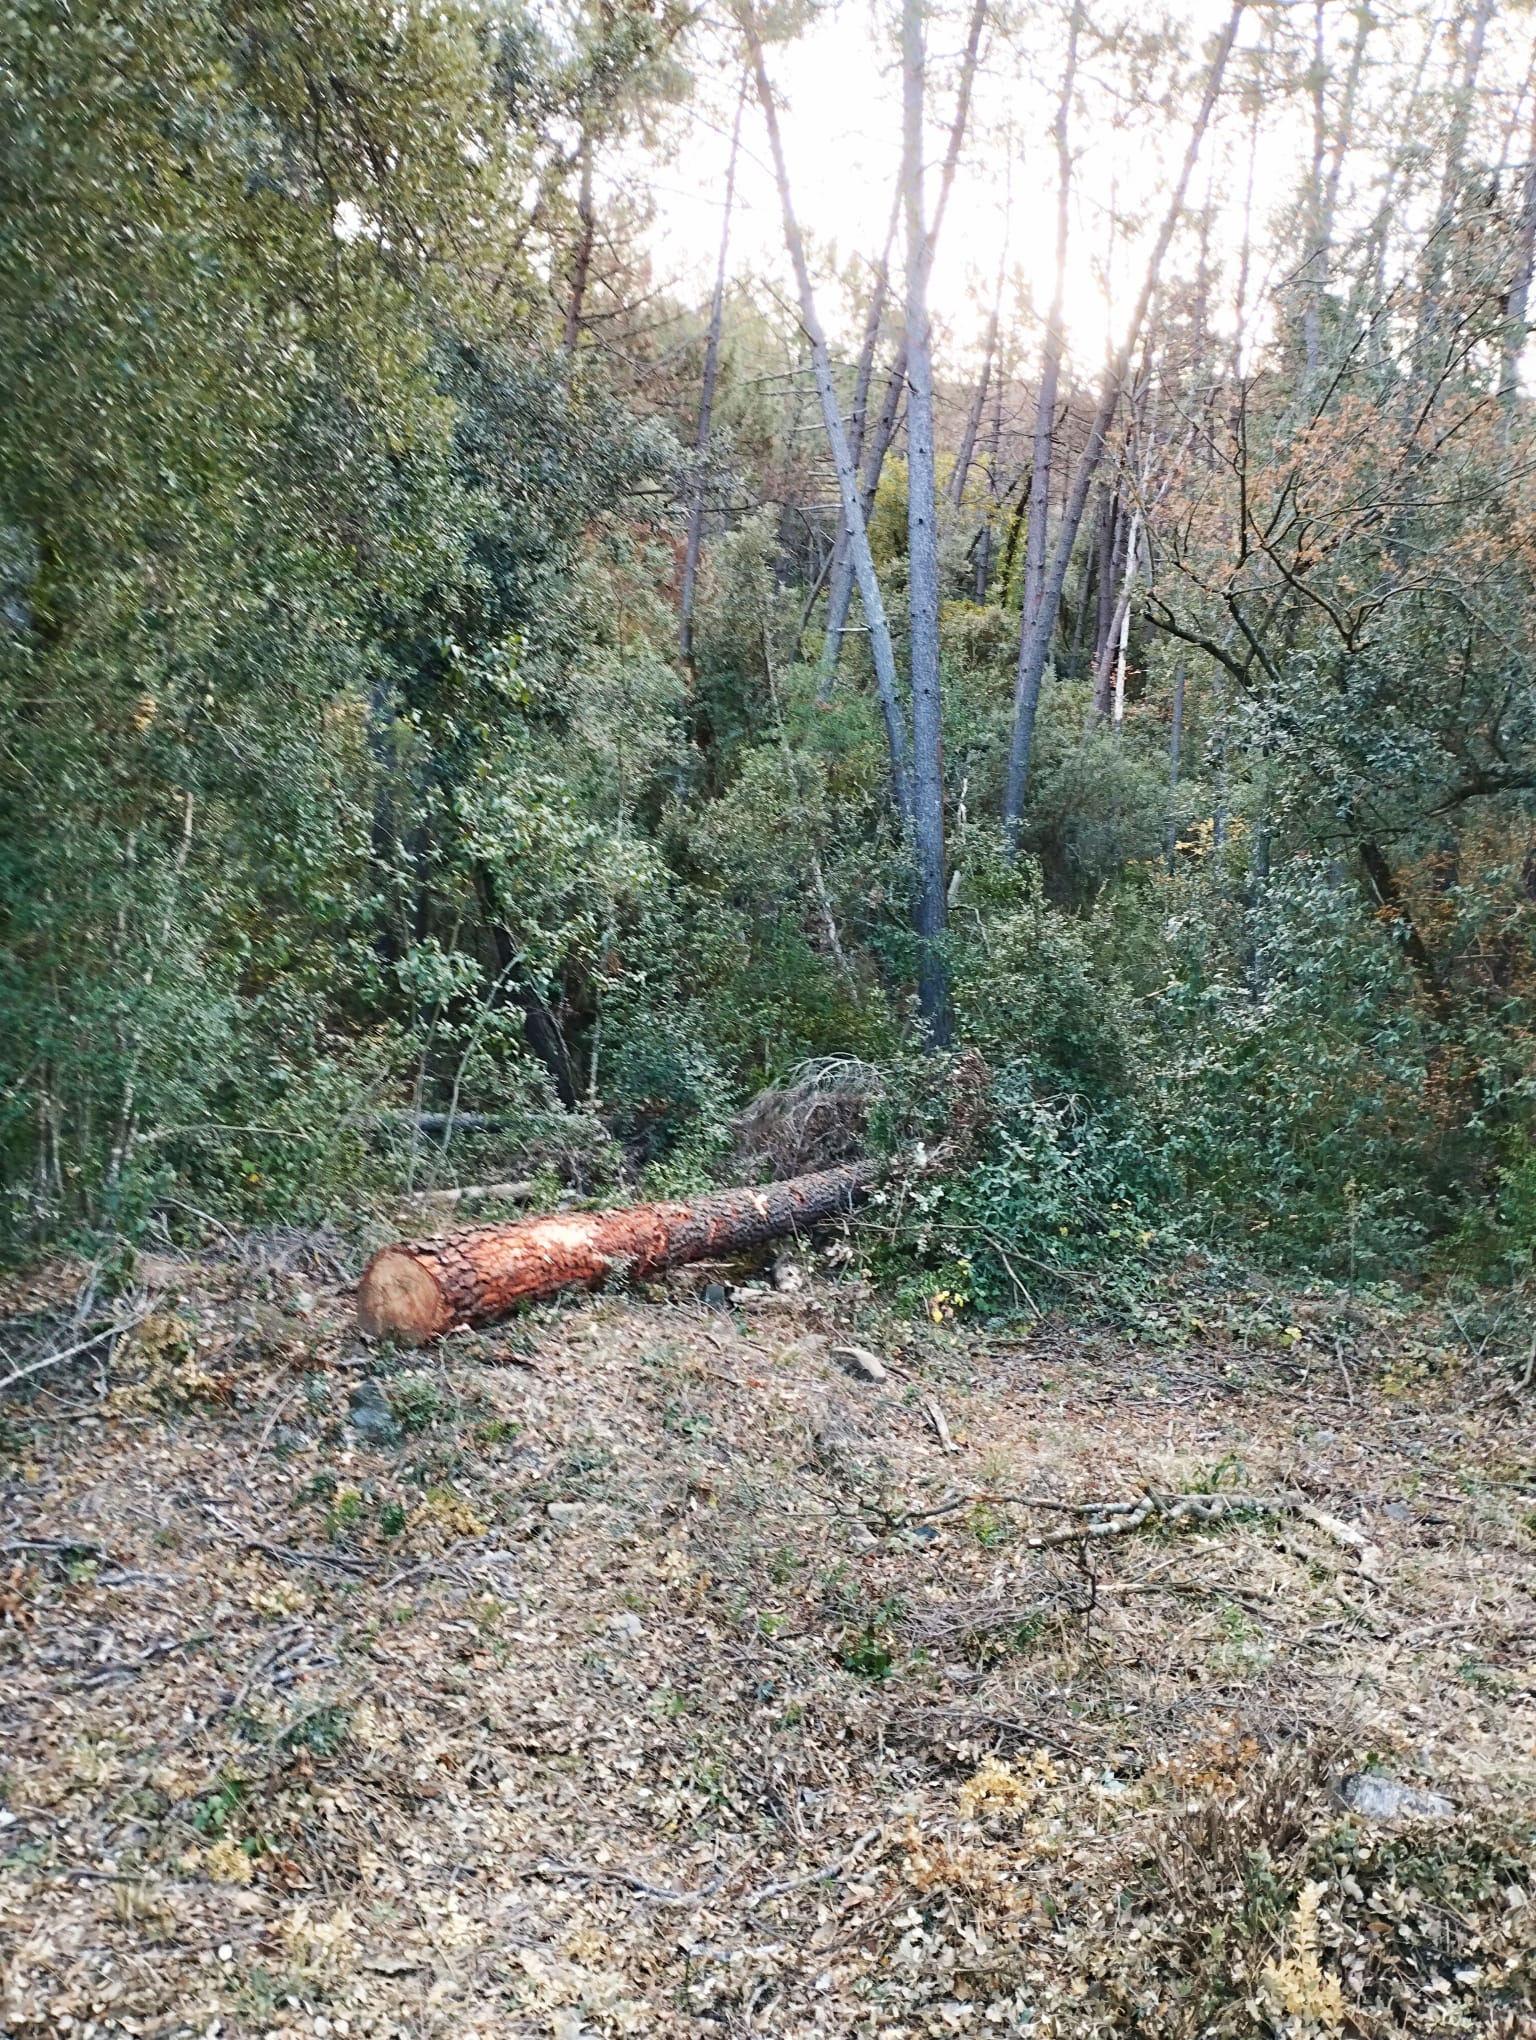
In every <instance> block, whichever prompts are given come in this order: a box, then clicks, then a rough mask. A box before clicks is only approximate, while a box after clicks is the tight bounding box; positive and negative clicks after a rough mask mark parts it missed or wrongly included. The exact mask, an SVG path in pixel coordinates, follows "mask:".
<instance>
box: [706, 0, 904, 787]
mask: <svg viewBox="0 0 1536 2040" xmlns="http://www.w3.org/2000/svg"><path fill="white" fill-rule="evenodd" d="M736 19H737V22H738V24H739V26H740V28H741V32H742V36H743V39H744V40H745V42H746V45H747V54H748V56H749V58H750V59H751V63H752V69H753V72H754V75H755V77H756V80H757V96H758V99H759V100H760V101H761V103H762V108H763V118H764V120H765V121H766V122H767V126H768V140H769V144H770V146H771V148H772V152H773V169H774V177H775V180H776V182H777V184H778V189H779V205H780V209H781V210H782V212H783V215H784V241H785V245H786V247H787V248H788V251H789V259H790V262H791V264H792V265H793V267H794V272H795V285H796V288H797V290H798V292H799V296H800V322H801V324H802V326H803V327H804V328H805V336H806V339H807V340H808V341H809V343H810V349H811V366H812V370H813V372H814V374H815V378H816V393H817V396H818V397H819V398H820V400H821V415H822V422H823V424H824V425H825V427H826V434H827V443H828V445H829V446H830V447H831V450H832V464H833V466H834V467H835V468H836V470H837V487H838V494H839V496H840V497H841V499H842V509H843V523H844V525H845V527H846V529H847V532H848V540H849V551H850V553H851V554H852V557H853V568H854V573H855V576H856V578H857V580H858V584H859V597H860V600H861V601H862V602H863V604H864V615H865V619H866V621H867V622H868V624H869V642H870V650H871V652H872V653H873V655H874V661H875V685H876V688H877V689H878V692H879V695H880V708H881V712H882V714H883V715H884V718H885V734H886V742H887V744H888V746H889V748H890V754H891V791H892V797H893V799H894V801H895V805H896V812H897V813H898V814H899V815H900V816H901V819H902V821H903V823H904V824H910V822H911V819H912V788H911V779H910V774H909V770H908V765H907V734H906V724H905V722H904V721H903V719H902V713H901V704H900V702H899V701H898V699H897V696H896V655H895V653H894V651H893V650H892V648H891V632H890V625H889V624H888V623H887V621H886V616H885V603H884V601H883V600H882V598H881V594H880V583H879V580H878V578H877V577H876V574H875V562H874V558H873V556H872V554H871V553H870V550H869V532H868V529H867V528H866V526H865V522H864V514H863V511H862V509H861V507H860V503H859V491H858V483H857V480H856V478H855V475H854V467H853V456H852V455H851V454H850V453H849V451H848V435H847V433H846V432H845V431H844V429H843V414H842V410H841V407H840V406H839V404H838V401H837V386H836V384H835V383H834V382H833V380H832V362H831V357H830V356H829V354H828V352H827V338H826V334H825V333H824V332H823V331H822V325H821V319H820V317H819V315H818V314H817V310H816V294H815V292H814V291H813V289H812V288H811V272H810V268H809V266H808V264H807V262H806V259H805V243H804V240H803V239H802V237H801V233H800V226H799V222H798V221H797V219H796V218H795V208H794V201H793V199H792V197H791V195H790V188H789V169H788V166H787V165H786V163H785V161H784V140H783V137H782V135H781V134H780V133H779V114H778V108H777V107H776V106H775V105H774V102H773V87H772V86H771V85H770V84H769V82H768V67H767V65H766V64H765V63H764V61H763V44H762V37H761V35H760V34H759V31H758V27H757V22H756V19H755V17H754V15H753V12H752V8H751V4H750V0H741V4H740V5H739V7H738V9H737V13H736Z"/></svg>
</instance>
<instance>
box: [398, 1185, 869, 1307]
mask: <svg viewBox="0 0 1536 2040" xmlns="http://www.w3.org/2000/svg"><path fill="white" fill-rule="evenodd" d="M878 1173H879V1164H878V1163H875V1162H850V1163H848V1164H847V1165H846V1166H845V1167H843V1168H839V1169H822V1170H821V1171H820V1172H819V1173H817V1174H816V1175H813V1176H794V1177H792V1178H790V1180H789V1181H788V1182H784V1183H765V1184H763V1186H762V1187H761V1188H760V1189H756V1190H724V1191H721V1192H720V1193H719V1194H718V1195H716V1196H713V1197H700V1198H697V1199H695V1200H694V1201H693V1202H691V1203H687V1204H684V1203H675V1204H674V1203H667V1204H636V1205H633V1206H631V1207H630V1208H629V1209H628V1210H626V1211H582V1212H576V1211H573V1212H565V1213H562V1214H561V1215H560V1216H559V1217H557V1218H529V1219H522V1220H520V1221H519V1222H517V1223H516V1224H512V1225H479V1226H468V1227H465V1228H463V1229H462V1230H460V1231H457V1232H448V1233H440V1234H438V1235H437V1236H436V1237H434V1238H432V1239H424V1240H403V1241H401V1242H400V1244H399V1245H397V1246H393V1247H385V1248H383V1249H382V1250H381V1251H380V1252H379V1253H377V1254H375V1255H374V1257H373V1259H372V1260H371V1261H370V1262H369V1263H368V1266H367V1268H366V1269H365V1270H364V1271H363V1279H362V1282H361V1283H360V1284H359V1286H358V1292H357V1321H358V1324H359V1326H360V1328H361V1329H362V1330H363V1331H364V1332H366V1333H367V1334H368V1335H369V1336H370V1337H372V1338H385V1337H389V1338H395V1339H399V1340H401V1341H402V1342H403V1343H404V1344H406V1345H411V1346H420V1345H425V1344H426V1342H427V1341H428V1340H429V1339H437V1338H441V1336H442V1334H443V1333H444V1332H447V1331H452V1330H453V1329H454V1328H455V1327H457V1326H459V1325H487V1324H494V1322H495V1321H496V1319H497V1318H502V1317H505V1316H506V1315H507V1314H508V1312H509V1311H512V1310H515V1309H516V1307H517V1306H518V1304H520V1303H536V1302H538V1301H540V1300H541V1299H542V1298H545V1297H551V1296H555V1295H558V1293H559V1292H560V1291H561V1290H562V1289H595V1288H598V1287H599V1286H600V1285H601V1284H602V1283H604V1282H606V1281H607V1280H608V1279H609V1278H610V1277H611V1276H614V1275H629V1276H643V1275H652V1274H655V1273H656V1272H657V1270H658V1269H661V1268H676V1267H680V1266H681V1265H682V1264H683V1263H684V1262H685V1261H701V1260H704V1259H706V1258H707V1257H708V1256H710V1255H712V1254H721V1253H725V1254H731V1253H741V1252H743V1251H745V1250H746V1249H747V1248H749V1247H757V1246H762V1245H763V1244H764V1243H765V1242H766V1241H768V1240H775V1239H780V1238H782V1237H783V1235H784V1234H786V1233H791V1232H796V1231H799V1230H801V1229H802V1228H804V1227H808V1226H813V1225H816V1224H817V1223H819V1222H820V1221H821V1220H823V1219H827V1218H833V1217H835V1216H836V1215H837V1214H838V1213H839V1212H844V1211H850V1210H852V1208H853V1206H854V1205H855V1204H856V1203H857V1202H858V1201H859V1199H860V1198H861V1197H862V1196H864V1194H865V1193H866V1192H867V1191H868V1189H869V1187H870V1185H871V1184H872V1183H873V1182H874V1180H875V1177H876V1176H877V1174H878Z"/></svg>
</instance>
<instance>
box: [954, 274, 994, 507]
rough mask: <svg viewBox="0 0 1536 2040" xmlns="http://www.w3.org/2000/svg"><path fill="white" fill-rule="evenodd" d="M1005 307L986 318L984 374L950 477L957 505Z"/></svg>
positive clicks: (973, 449)
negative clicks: (999, 317) (999, 321)
mask: <svg viewBox="0 0 1536 2040" xmlns="http://www.w3.org/2000/svg"><path fill="white" fill-rule="evenodd" d="M998 295H999V297H1001V295H1002V277H1001V274H999V277H998ZM1001 309H1002V307H1001V305H999V304H994V305H993V307H992V315H991V317H990V318H989V319H988V320H987V337H986V340H985V342H984V343H983V345H982V350H981V374H980V376H979V377H978V378H977V382H976V394H975V396H974V397H972V399H971V408H970V409H969V411H967V412H966V414H965V430H964V431H963V432H962V433H961V435H960V451H959V452H958V453H957V454H956V455H955V465H954V468H953V470H952V472H951V474H950V477H949V500H950V502H951V503H953V504H954V505H955V506H956V507H957V508H958V507H959V505H960V503H961V502H962V501H963V500H964V497H965V484H966V481H967V479H968V477H969V475H970V472H971V461H972V459H973V457H974V455H975V452H976V440H977V437H978V435H979V434H980V432H981V420H982V415H983V413H984V412H985V411H986V408H987V390H988V387H989V385H990V383H991V381H992V356H993V354H994V353H995V352H996V349H997V321H998V315H999V313H1000V311H1001Z"/></svg>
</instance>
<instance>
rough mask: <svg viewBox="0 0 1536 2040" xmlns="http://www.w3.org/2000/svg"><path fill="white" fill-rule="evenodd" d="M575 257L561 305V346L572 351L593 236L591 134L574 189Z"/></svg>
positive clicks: (583, 147)
mask: <svg viewBox="0 0 1536 2040" xmlns="http://www.w3.org/2000/svg"><path fill="white" fill-rule="evenodd" d="M576 219H577V227H578V231H577V235H576V259H575V261H574V262H573V263H572V264H571V294H570V296H569V297H568V298H567V300H566V305H565V337H564V342H563V345H564V348H565V351H566V353H567V354H574V353H575V352H576V346H577V342H578V341H579V340H580V338H581V313H582V306H583V305H584V304H585V302H586V296H587V278H588V277H589V276H590V275H591V273H592V249H593V247H594V245H595V243H596V240H597V214H596V212H595V211H594V210H593V205H592V137H591V136H590V135H583V136H582V138H581V180H580V183H579V184H578V186H577V190H576Z"/></svg>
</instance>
